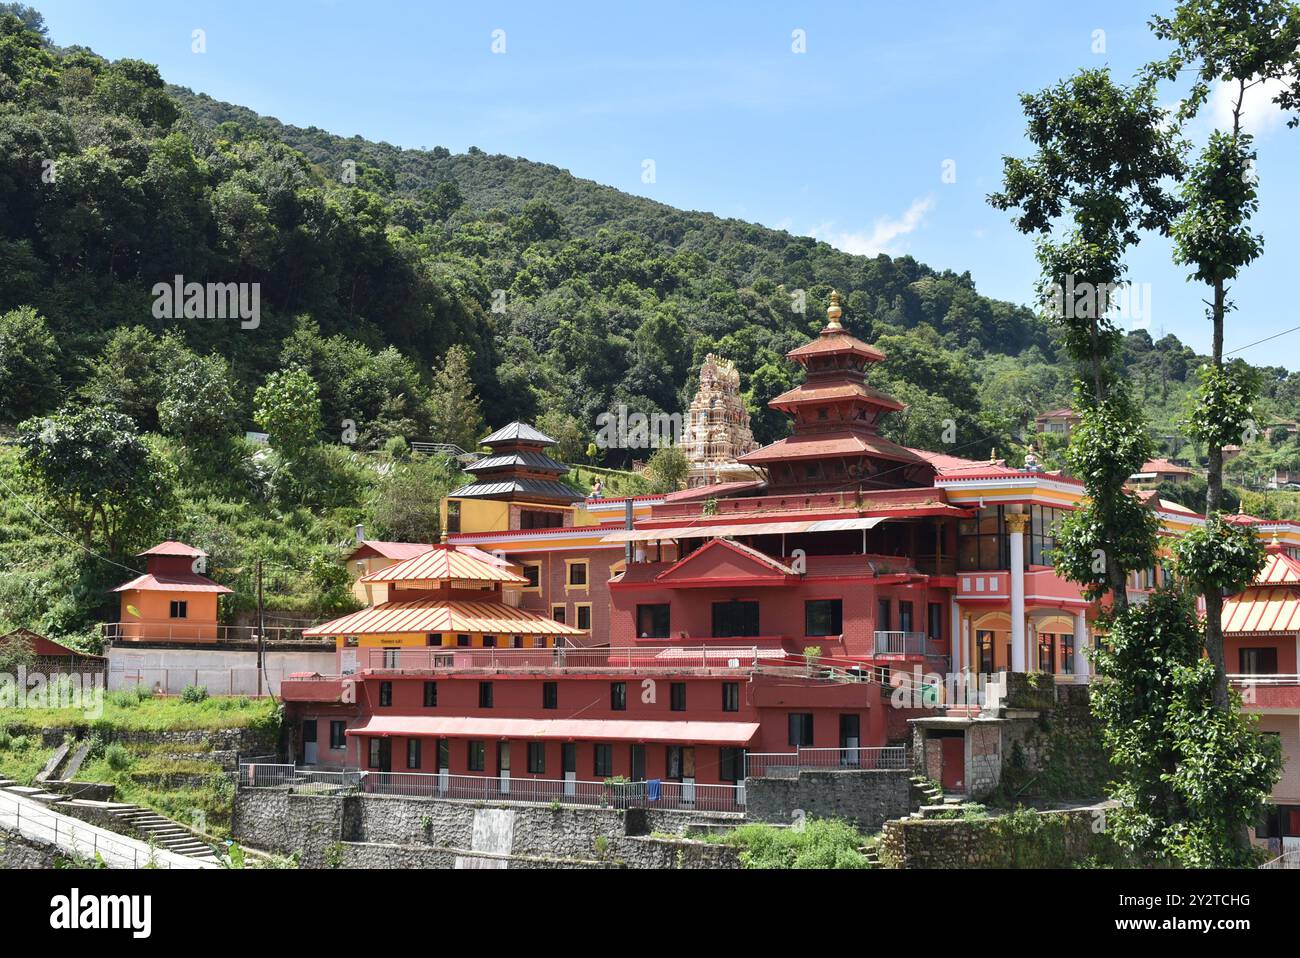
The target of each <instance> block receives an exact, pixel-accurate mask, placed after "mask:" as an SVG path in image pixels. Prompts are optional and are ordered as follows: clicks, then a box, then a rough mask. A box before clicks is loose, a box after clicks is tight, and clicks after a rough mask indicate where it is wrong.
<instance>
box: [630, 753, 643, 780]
mask: <svg viewBox="0 0 1300 958" xmlns="http://www.w3.org/2000/svg"><path fill="white" fill-rule="evenodd" d="M632 781H634V782H644V781H645V746H644V745H633V746H632Z"/></svg>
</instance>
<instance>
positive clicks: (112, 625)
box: [100, 619, 305, 645]
mask: <svg viewBox="0 0 1300 958" xmlns="http://www.w3.org/2000/svg"><path fill="white" fill-rule="evenodd" d="M303 628H305V626H301V625H299V626H288V625H268V626H267V627H266V642H267V643H268V644H270V643H275V642H295V641H302V630H303ZM100 631H101V632H102V633H103V638H104V641H105V642H111V643H121V644H124V645H130V644H132V643H134V642H231V643H255V642H257V627H256V626H253V625H218V624H215V623H200V622H188V623H187V622H174V621H172V620H170V619H132V620H131V621H129V622H102V623H100Z"/></svg>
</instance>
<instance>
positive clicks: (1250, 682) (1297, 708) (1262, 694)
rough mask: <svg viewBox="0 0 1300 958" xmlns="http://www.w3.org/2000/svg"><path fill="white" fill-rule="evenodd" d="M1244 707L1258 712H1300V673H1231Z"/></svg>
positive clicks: (1231, 679) (1230, 677)
mask: <svg viewBox="0 0 1300 958" xmlns="http://www.w3.org/2000/svg"><path fill="white" fill-rule="evenodd" d="M1228 681H1229V682H1231V683H1232V686H1233V688H1235V689H1236V690H1237V691H1238V692H1240V693H1241V704H1242V706H1243V707H1245V708H1247V709H1249V710H1251V711H1258V712H1270V711H1278V712H1300V675H1248V674H1239V675H1229V676H1228Z"/></svg>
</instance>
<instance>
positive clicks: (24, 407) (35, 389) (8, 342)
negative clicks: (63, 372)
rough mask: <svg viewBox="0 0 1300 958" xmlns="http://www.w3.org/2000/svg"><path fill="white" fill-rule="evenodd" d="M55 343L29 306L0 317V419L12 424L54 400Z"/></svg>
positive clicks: (56, 390) (56, 383) (56, 387)
mask: <svg viewBox="0 0 1300 958" xmlns="http://www.w3.org/2000/svg"><path fill="white" fill-rule="evenodd" d="M59 352H60V351H59V346H58V343H57V342H56V341H55V339H54V336H53V335H52V334H51V333H50V330H49V327H48V326H46V324H45V320H44V319H43V318H42V317H41V316H40V315H38V314H37V312H36V310H34V309H32V307H30V306H21V307H19V308H18V309H13V310H10V311H9V312H7V313H5V314H4V315H2V316H0V422H5V423H15V422H18V421H20V420H22V419H26V418H28V417H29V416H32V415H35V414H37V413H42V412H45V411H46V410H47V409H48V408H49V407H50V406H51V405H52V404H53V403H55V402H57V400H58V395H59V389H60V381H59V374H58V364H59Z"/></svg>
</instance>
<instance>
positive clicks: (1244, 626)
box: [1223, 587, 1300, 635]
mask: <svg viewBox="0 0 1300 958" xmlns="http://www.w3.org/2000/svg"><path fill="white" fill-rule="evenodd" d="M1223 631H1224V634H1225V635H1231V634H1234V633H1235V634H1238V635H1242V634H1251V633H1260V632H1281V633H1290V634H1294V633H1296V632H1297V631H1300V592H1297V590H1296V589H1294V588H1289V587H1278V588H1271V589H1269V588H1265V589H1259V588H1251V589H1247V590H1246V591H1245V592H1243V593H1241V594H1240V595H1234V596H1233V597H1232V598H1230V599H1226V600H1225V601H1224V603H1223Z"/></svg>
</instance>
